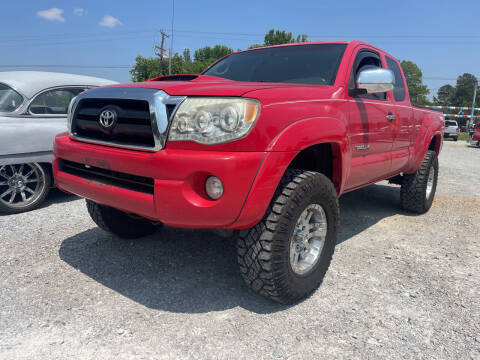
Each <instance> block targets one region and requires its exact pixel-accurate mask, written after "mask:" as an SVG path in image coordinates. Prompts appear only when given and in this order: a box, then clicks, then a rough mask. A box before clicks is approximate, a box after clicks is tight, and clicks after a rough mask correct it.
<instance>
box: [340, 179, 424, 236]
mask: <svg viewBox="0 0 480 360" xmlns="http://www.w3.org/2000/svg"><path fill="white" fill-rule="evenodd" d="M398 214H401V215H404V216H418V214H414V213H409V212H406V211H403V210H402V207H401V205H400V187H399V186H394V185H387V183H386V182H384V183H381V184H374V185H370V186H367V187H365V188H361V189H358V190H355V191H352V192H350V193H347V194H345V195H343V196H342V197H341V198H340V234H339V236H338V242H337V244H340V243H342V242H344V241H346V240H348V239H350V238H351V237H353V236H355V235H357V234H358V233H361V232H362V231H363V230H365V229H368V228H369V227H370V226H372V225H374V224H376V223H377V222H379V221H380V220H382V219H384V218H387V217H390V216H393V215H398Z"/></svg>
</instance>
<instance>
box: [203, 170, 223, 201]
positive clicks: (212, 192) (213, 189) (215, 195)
mask: <svg viewBox="0 0 480 360" xmlns="http://www.w3.org/2000/svg"><path fill="white" fill-rule="evenodd" d="M205 190H206V191H207V195H208V196H210V197H211V198H212V199H213V200H218V199H220V198H221V197H222V195H223V184H222V181H221V180H220V179H219V178H217V177H216V176H209V177H208V179H207V181H206V182H205Z"/></svg>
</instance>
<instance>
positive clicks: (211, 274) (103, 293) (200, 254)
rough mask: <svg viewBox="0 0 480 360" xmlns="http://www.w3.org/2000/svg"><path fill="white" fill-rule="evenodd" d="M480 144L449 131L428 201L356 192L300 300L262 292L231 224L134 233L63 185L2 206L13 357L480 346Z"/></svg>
mask: <svg viewBox="0 0 480 360" xmlns="http://www.w3.org/2000/svg"><path fill="white" fill-rule="evenodd" d="M479 160H480V149H477V148H467V147H466V146H465V143H463V142H460V141H459V142H457V143H454V142H445V144H444V148H443V152H442V154H441V156H440V178H439V185H438V189H437V195H436V199H435V202H434V205H433V207H432V209H431V210H430V212H429V213H428V214H426V215H422V216H414V215H412V214H408V213H404V212H402V211H401V210H400V209H399V190H398V187H395V186H391V185H388V184H387V183H380V184H377V185H372V186H369V187H367V188H364V189H361V190H358V191H356V192H352V193H350V194H346V195H345V196H343V197H342V198H341V201H340V204H341V214H342V215H341V234H340V238H339V242H338V245H337V248H336V251H335V255H334V258H333V261H332V264H331V266H330V270H329V271H328V273H327V276H326V278H325V280H324V282H323V285H322V286H321V287H320V289H319V290H318V291H317V292H316V293H314V294H313V295H312V296H311V297H309V298H308V299H306V300H305V301H303V302H301V303H299V304H297V305H294V306H281V305H278V304H275V303H272V302H270V301H268V300H266V299H263V298H261V297H259V296H257V295H255V294H252V293H250V292H249V291H248V290H247V288H246V287H245V285H244V284H243V281H242V279H241V276H240V274H239V271H238V269H237V264H236V257H235V251H234V248H233V246H232V244H231V242H230V241H228V240H224V239H222V238H220V237H218V236H216V235H214V234H213V233H211V232H209V231H187V230H179V229H165V231H164V232H163V233H162V234H161V235H160V234H159V235H157V236H152V237H147V238H144V239H141V240H138V241H134V242H129V241H122V240H119V239H115V238H114V237H112V236H110V235H108V234H106V233H104V232H102V231H101V230H99V229H98V228H96V227H95V226H94V224H93V222H92V221H91V220H90V218H89V217H88V215H87V212H86V209H85V204H84V201H83V200H81V199H79V198H76V197H73V196H67V195H64V194H62V193H60V192H59V191H53V192H52V194H51V195H50V197H49V200H48V201H47V203H46V204H45V206H43V207H42V208H41V209H38V210H36V211H32V212H30V213H26V214H20V215H14V216H0V254H1V257H0V358H2V359H25V358H28V359H30V358H34V359H37V358H38V359H57V358H69V359H71V358H81V359H97V358H103V359H107V358H117V359H131V358H139V359H150V358H159V359H161V358H191V359H197V358H245V359H255V358H266V359H269V358H280V359H281V358H290V359H313V358H315V359H324V358H325V359H334V358H338V359H342V358H345V359H371V358H379V359H412V358H416V359H470V358H472V359H480V300H479V299H480V275H479V274H480V222H479V211H480V198H479V196H478V186H479V184H480V182H479V178H480V161H479Z"/></svg>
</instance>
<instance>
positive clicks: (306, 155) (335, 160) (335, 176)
mask: <svg viewBox="0 0 480 360" xmlns="http://www.w3.org/2000/svg"><path fill="white" fill-rule="evenodd" d="M340 154H341V153H340V147H339V146H338V144H335V143H323V144H316V145H313V146H310V147H308V148H306V149H304V150H302V151H301V152H300V153H298V155H297V156H296V157H295V158H294V159H293V160H292V162H291V163H290V165H289V166H288V167H289V168H291V169H302V170H309V171H316V172H319V173H322V174H323V175H325V176H327V177H328V178H329V179H330V180H332V182H333V184H334V185H335V188H336V189H337V192H338V191H339V188H340V183H341V176H342V170H341V169H342V166H341V156H340Z"/></svg>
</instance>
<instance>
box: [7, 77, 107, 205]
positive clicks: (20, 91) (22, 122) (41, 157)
mask: <svg viewBox="0 0 480 360" xmlns="http://www.w3.org/2000/svg"><path fill="white" fill-rule="evenodd" d="M113 84H115V82H114V81H110V80H106V79H101V78H95V77H90V76H81V75H72V74H62V73H52V72H37V71H10V72H0V212H4V213H19V212H23V211H28V210H31V209H33V208H35V207H36V206H38V205H39V204H40V203H41V202H42V201H43V200H44V199H45V197H46V196H47V193H48V191H49V188H50V187H51V185H52V183H53V181H52V169H51V163H52V150H53V149H52V147H53V139H54V137H55V135H56V134H58V133H61V132H63V131H65V130H66V129H67V112H68V106H69V104H70V101H71V100H72V99H73V98H74V97H75V96H77V95H78V94H80V93H82V92H83V91H84V90H86V89H90V88H93V87H96V86H102V85H113Z"/></svg>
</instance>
